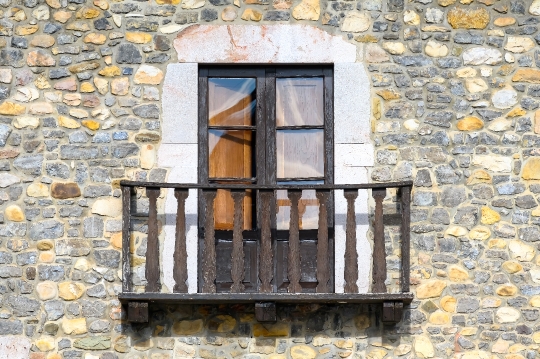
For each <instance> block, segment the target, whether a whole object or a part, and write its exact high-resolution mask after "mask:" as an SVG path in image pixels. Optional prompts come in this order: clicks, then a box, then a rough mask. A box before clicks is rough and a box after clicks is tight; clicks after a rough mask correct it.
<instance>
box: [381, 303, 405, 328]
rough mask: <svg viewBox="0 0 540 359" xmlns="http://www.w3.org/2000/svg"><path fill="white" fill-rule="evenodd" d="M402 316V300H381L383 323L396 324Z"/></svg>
mask: <svg viewBox="0 0 540 359" xmlns="http://www.w3.org/2000/svg"><path fill="white" fill-rule="evenodd" d="M402 317H403V302H401V301H399V302H398V301H396V302H386V301H385V302H383V304H382V322H383V323H384V324H396V323H398V322H400V321H401V318H402Z"/></svg>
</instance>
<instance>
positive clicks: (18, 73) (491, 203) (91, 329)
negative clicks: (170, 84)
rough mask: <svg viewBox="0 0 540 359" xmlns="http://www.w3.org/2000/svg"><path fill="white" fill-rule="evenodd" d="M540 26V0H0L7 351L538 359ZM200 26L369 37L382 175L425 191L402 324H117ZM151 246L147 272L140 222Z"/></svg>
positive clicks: (286, 314) (1, 317)
mask: <svg viewBox="0 0 540 359" xmlns="http://www.w3.org/2000/svg"><path fill="white" fill-rule="evenodd" d="M539 21H540V1H538V0H534V1H532V0H460V1H457V0H414V1H412V0H411V1H404V0H359V1H319V0H301V1H297V0H294V1H292V0H273V1H266V0H233V1H232V2H231V0H208V2H207V1H205V0H183V1H182V2H181V1H180V0H155V1H154V0H151V1H122V2H116V1H107V0H93V1H91V0H46V1H43V0H0V201H1V209H0V210H1V211H2V212H1V213H2V215H1V216H0V222H1V224H0V357H2V358H7V357H9V358H13V359H15V358H19V357H20V358H27V357H29V356H30V357H31V358H32V359H57V358H58V359H59V358H64V359H78V358H84V359H97V358H100V359H116V358H120V357H122V358H134V359H135V358H137V359H138V358H140V359H142V358H152V359H169V358H186V357H187V358H244V357H245V358H252V359H256V358H267V357H268V358H274V359H277V358H294V359H299V358H316V357H317V358H347V357H349V358H384V357H386V358H394V357H400V358H422V357H424V358H462V359H465V358H505V359H510V358H511V359H517V358H528V359H529V358H535V357H537V356H538V355H540V345H539V344H540V321H539V317H540V310H539V307H540V284H539V283H540V256H538V255H537V251H538V250H539V249H540V247H538V241H539V240H540V229H539V227H538V224H539V223H540V220H539V218H540V209H539V208H538V202H537V201H538V197H539V193H540V151H539V150H538V147H539V146H540V110H538V108H539V107H540V99H539V97H540V70H539V69H538V67H540V49H539V48H537V42H540V33H539V32H538V26H539V24H538V22H539ZM199 23H200V24H215V25H219V24H221V25H223V24H236V25H241V24H250V25H257V24H274V23H280V24H305V25H310V26H315V27H318V28H320V29H322V30H323V31H325V32H328V33H330V34H332V35H336V36H340V37H342V38H343V39H344V40H345V41H348V42H349V43H350V44H353V45H355V46H356V48H357V50H358V52H357V53H358V62H361V63H363V64H364V65H365V68H366V70H367V71H368V74H369V77H370V80H371V88H372V91H371V101H372V137H371V140H372V142H373V143H374V145H375V153H374V157H375V167H374V169H373V170H372V171H371V173H370V176H371V179H372V180H373V181H391V180H405V179H412V180H414V183H415V188H414V191H413V211H412V269H411V280H412V284H413V286H412V290H413V291H414V292H415V295H416V300H415V301H414V302H413V303H412V305H411V306H410V307H409V308H408V309H407V310H406V313H405V318H404V320H403V321H402V322H401V323H400V324H398V325H397V326H394V327H385V326H383V325H382V324H381V322H380V309H379V307H377V306H368V305H364V306H318V305H305V306H297V307H287V306H282V307H280V308H279V313H278V316H279V321H278V322H277V323H276V324H273V325H262V324H260V323H257V322H256V321H255V320H254V315H253V308H252V307H251V306H189V307H185V306H167V307H165V306H161V307H160V306H154V307H152V312H151V320H150V323H148V324H130V323H128V322H125V321H123V320H122V319H123V318H124V317H125V313H124V312H123V311H122V308H121V306H120V303H119V301H118V300H117V297H116V294H117V293H118V292H119V291H120V288H121V280H120V278H119V275H120V272H119V263H120V251H119V250H120V248H121V236H120V232H119V231H120V227H121V221H120V212H121V202H120V191H119V186H118V182H119V180H120V179H132V180H149V181H164V180H166V178H167V173H168V169H164V168H158V167H157V165H156V151H157V148H159V145H160V143H161V136H162V134H161V125H162V122H161V105H160V100H161V98H162V96H163V91H162V90H163V88H162V85H163V79H164V75H165V72H166V65H167V64H170V63H176V62H178V59H179V58H180V57H181V56H179V54H181V53H182V51H183V49H182V48H179V49H177V50H178V52H177V51H176V50H175V49H174V47H173V40H174V39H175V38H176V37H177V36H178V34H182V30H183V29H184V28H185V27H186V26H189V25H190V24H199ZM198 45H199V44H197V43H193V44H191V46H193V47H194V48H196V47H197V46H198ZM191 50H192V49H191ZM336 96H339V94H336ZM393 199H394V196H393V193H390V195H389V197H388V207H392V200H393ZM139 202H140V203H139V204H140V206H142V207H144V205H145V203H147V202H146V201H145V198H144V197H141V198H139ZM386 239H387V253H388V255H390V256H391V258H392V259H393V262H392V263H397V262H398V261H399V251H398V248H399V247H398V241H399V235H398V233H397V232H396V230H395V228H392V227H389V228H388V229H387V236H386ZM134 244H135V250H134V251H135V253H134V256H135V259H134V262H135V264H139V265H140V264H143V263H144V262H143V261H144V253H145V249H146V243H145V234H144V226H140V227H138V231H137V232H136V233H135V236H134ZM141 268H142V267H141ZM143 273H144V272H142V273H141V272H139V273H138V274H137V273H136V275H135V278H136V279H137V280H139V281H144V278H143V275H142V274H143Z"/></svg>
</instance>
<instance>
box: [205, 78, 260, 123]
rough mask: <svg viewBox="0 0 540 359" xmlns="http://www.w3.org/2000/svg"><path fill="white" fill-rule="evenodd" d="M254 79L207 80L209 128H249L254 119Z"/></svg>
mask: <svg viewBox="0 0 540 359" xmlns="http://www.w3.org/2000/svg"><path fill="white" fill-rule="evenodd" d="M255 86H256V82H255V79H251V78H238V79H233V78H210V79H208V112H209V116H208V118H209V125H210V126H242V125H243V126H251V125H253V123H254V118H255V103H256V96H255V95H256V94H255Z"/></svg>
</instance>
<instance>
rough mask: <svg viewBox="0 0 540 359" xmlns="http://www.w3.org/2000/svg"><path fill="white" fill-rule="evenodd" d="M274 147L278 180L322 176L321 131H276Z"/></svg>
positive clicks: (322, 147)
mask: <svg viewBox="0 0 540 359" xmlns="http://www.w3.org/2000/svg"><path fill="white" fill-rule="evenodd" d="M276 146H277V177H278V178H309V177H322V176H323V175H324V131H323V130H278V131H276Z"/></svg>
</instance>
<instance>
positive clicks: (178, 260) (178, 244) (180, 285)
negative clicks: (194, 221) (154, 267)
mask: <svg viewBox="0 0 540 359" xmlns="http://www.w3.org/2000/svg"><path fill="white" fill-rule="evenodd" d="M188 195H189V193H188V190H187V189H175V190H174V197H176V201H177V203H178V207H177V210H176V237H175V243H174V255H173V258H174V267H173V278H174V281H175V285H174V289H173V291H174V292H175V293H187V291H188V286H187V284H186V281H187V279H188V275H187V251H186V210H185V209H186V198H187V197H188Z"/></svg>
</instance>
